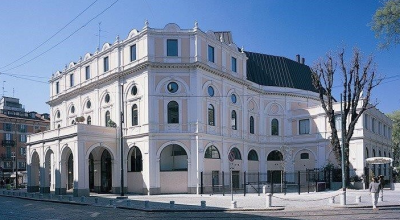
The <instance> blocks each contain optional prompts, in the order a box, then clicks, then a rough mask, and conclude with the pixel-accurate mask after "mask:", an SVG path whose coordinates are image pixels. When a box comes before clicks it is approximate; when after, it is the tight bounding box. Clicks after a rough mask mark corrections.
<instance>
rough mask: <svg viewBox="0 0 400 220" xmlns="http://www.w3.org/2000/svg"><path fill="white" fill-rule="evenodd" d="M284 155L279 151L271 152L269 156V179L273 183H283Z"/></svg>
mask: <svg viewBox="0 0 400 220" xmlns="http://www.w3.org/2000/svg"><path fill="white" fill-rule="evenodd" d="M284 165H285V164H284V163H283V155H282V153H281V152H280V151H278V150H273V151H271V152H270V153H269V154H268V156H267V169H268V170H267V179H268V181H269V182H272V183H281V182H282V172H283V168H284V167H283V166H284Z"/></svg>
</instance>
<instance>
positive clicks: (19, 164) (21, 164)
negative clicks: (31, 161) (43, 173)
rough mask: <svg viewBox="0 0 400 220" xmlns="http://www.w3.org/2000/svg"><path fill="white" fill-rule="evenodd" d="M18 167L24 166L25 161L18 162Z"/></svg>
mask: <svg viewBox="0 0 400 220" xmlns="http://www.w3.org/2000/svg"><path fill="white" fill-rule="evenodd" d="M18 168H26V162H18Z"/></svg>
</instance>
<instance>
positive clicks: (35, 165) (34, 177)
mask: <svg viewBox="0 0 400 220" xmlns="http://www.w3.org/2000/svg"><path fill="white" fill-rule="evenodd" d="M30 169H31V170H30V171H31V172H30V179H29V183H28V184H29V186H28V192H39V186H40V160H39V154H38V153H37V152H36V151H35V152H33V154H32V159H31V167H30Z"/></svg>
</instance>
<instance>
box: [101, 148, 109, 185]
mask: <svg viewBox="0 0 400 220" xmlns="http://www.w3.org/2000/svg"><path fill="white" fill-rule="evenodd" d="M111 169H112V167H111V155H110V153H109V152H108V150H104V151H103V153H102V154H101V192H104V193H106V192H110V191H111V189H112V171H111Z"/></svg>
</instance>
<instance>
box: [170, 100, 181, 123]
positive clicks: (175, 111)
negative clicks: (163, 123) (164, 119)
mask: <svg viewBox="0 0 400 220" xmlns="http://www.w3.org/2000/svg"><path fill="white" fill-rule="evenodd" d="M168 123H169V124H177V123H179V105H178V103H177V102H175V101H171V102H169V103H168Z"/></svg>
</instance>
